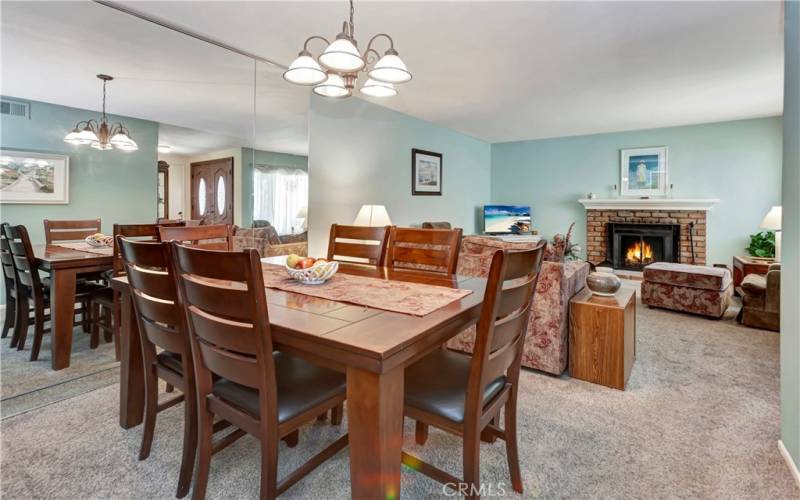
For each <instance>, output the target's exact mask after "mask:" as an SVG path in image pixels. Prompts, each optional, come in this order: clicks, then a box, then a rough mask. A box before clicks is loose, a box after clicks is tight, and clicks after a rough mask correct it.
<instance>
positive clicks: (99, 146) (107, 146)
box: [91, 141, 114, 151]
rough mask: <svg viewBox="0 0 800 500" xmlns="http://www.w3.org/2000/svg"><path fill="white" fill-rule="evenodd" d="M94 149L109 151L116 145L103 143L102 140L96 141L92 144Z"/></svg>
mask: <svg viewBox="0 0 800 500" xmlns="http://www.w3.org/2000/svg"><path fill="white" fill-rule="evenodd" d="M91 146H92V147H93V148H94V149H99V150H100V151H108V150H109V149H114V146H112V145H111V144H108V143H106V144H102V143H100V141H95V142H93V143H92V144H91Z"/></svg>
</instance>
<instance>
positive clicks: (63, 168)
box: [0, 149, 69, 205]
mask: <svg viewBox="0 0 800 500" xmlns="http://www.w3.org/2000/svg"><path fill="white" fill-rule="evenodd" d="M0 203H24V204H37V205H38V204H66V203H69V156H66V155H54V154H47V153H36V152H32V151H15V150H6V149H2V150H0Z"/></svg>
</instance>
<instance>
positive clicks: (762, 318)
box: [736, 264, 781, 332]
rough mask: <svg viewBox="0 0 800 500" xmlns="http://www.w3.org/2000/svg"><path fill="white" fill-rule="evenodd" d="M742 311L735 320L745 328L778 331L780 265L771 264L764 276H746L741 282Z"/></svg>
mask: <svg viewBox="0 0 800 500" xmlns="http://www.w3.org/2000/svg"><path fill="white" fill-rule="evenodd" d="M740 292H741V294H742V310H741V311H739V316H738V317H737V318H736V319H738V320H739V322H740V323H741V324H743V325H745V326H752V327H753V328H764V329H766V330H773V331H776V332H777V331H778V330H780V326H781V314H780V311H781V265H780V264H772V265H771V266H769V270H768V271H767V274H766V275H765V276H762V275H760V274H748V275H747V276H745V277H744V279H743V280H742V285H741V290H740Z"/></svg>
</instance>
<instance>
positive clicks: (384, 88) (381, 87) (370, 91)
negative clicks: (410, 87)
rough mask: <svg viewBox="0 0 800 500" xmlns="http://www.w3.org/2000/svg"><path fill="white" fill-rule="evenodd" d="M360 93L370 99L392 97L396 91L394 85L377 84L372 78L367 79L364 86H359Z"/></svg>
mask: <svg viewBox="0 0 800 500" xmlns="http://www.w3.org/2000/svg"><path fill="white" fill-rule="evenodd" d="M360 92H361V93H362V94H364V95H368V96H370V97H394V96H396V95H397V89H395V88H394V84H392V83H386V82H379V81H378V80H373V79H372V78H369V79H367V81H366V82H365V83H364V85H362V86H361V90H360Z"/></svg>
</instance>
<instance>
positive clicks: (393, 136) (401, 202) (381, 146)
mask: <svg viewBox="0 0 800 500" xmlns="http://www.w3.org/2000/svg"><path fill="white" fill-rule="evenodd" d="M412 148H418V149H425V150H429V151H435V152H437V153H442V154H443V160H442V172H443V173H442V179H443V182H442V187H443V194H442V196H412V195H411V149H412ZM308 162H309V183H310V185H309V255H315V256H320V255H324V254H325V253H326V251H327V242H328V232H329V228H330V225H331V224H333V223H340V224H350V223H352V222H353V219H354V218H355V216H356V213H357V212H358V209H359V208H360V207H361V205H364V204H374V205H386V208H387V210H388V212H389V216H390V217H391V219H392V222H393V223H395V224H397V225H403V226H409V225H418V224H420V223H422V222H423V221H449V222H451V223H452V224H453V225H454V226H455V227H461V228H463V229H464V232H465V234H469V233H473V232H475V230H476V209H477V207H480V206H482V205H484V204H486V203H488V202H489V196H490V181H491V173H490V167H491V165H490V146H489V144H488V143H485V142H483V141H480V140H478V139H475V138H472V137H469V136H466V135H464V134H460V133H458V132H455V131H453V130H450V129H447V128H443V127H440V126H437V125H433V124H431V123H428V122H425V121H422V120H419V119H417V118H413V117H411V116H408V115H405V114H403V113H398V112H396V111H392V110H389V109H387V108H383V107H381V106H376V105H374V104H371V103H368V102H366V101H362V100H360V99H345V100H333V99H324V98H318V97H313V98H312V99H311V107H310V112H309V158H308Z"/></svg>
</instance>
